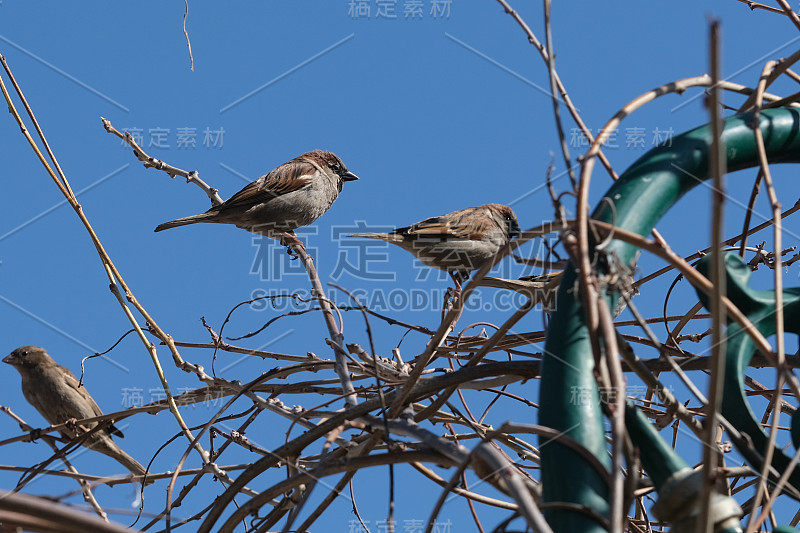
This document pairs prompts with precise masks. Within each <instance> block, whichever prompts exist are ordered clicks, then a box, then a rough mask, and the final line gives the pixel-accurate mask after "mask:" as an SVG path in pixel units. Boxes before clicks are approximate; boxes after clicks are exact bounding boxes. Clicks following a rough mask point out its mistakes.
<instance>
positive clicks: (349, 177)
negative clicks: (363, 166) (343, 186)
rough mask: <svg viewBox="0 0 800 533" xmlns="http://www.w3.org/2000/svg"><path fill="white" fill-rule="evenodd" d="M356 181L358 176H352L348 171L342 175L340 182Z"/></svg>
mask: <svg viewBox="0 0 800 533" xmlns="http://www.w3.org/2000/svg"><path fill="white" fill-rule="evenodd" d="M357 179H358V176H356V175H355V174H353V173H352V172H350V171H349V170H348V171H347V172H345V173H344V174H342V180H344V181H354V180H357Z"/></svg>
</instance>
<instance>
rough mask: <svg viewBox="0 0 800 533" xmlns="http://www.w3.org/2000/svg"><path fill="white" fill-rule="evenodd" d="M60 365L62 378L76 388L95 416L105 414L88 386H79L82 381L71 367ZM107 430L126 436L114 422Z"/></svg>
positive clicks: (69, 385) (70, 386) (71, 387)
mask: <svg viewBox="0 0 800 533" xmlns="http://www.w3.org/2000/svg"><path fill="white" fill-rule="evenodd" d="M56 366H58V368H59V370H61V372H60V375H61V378H62V379H63V380H64V383H65V384H66V385H67V387H69V388H70V389H74V390H75V392H76V393H77V394H78V395H79V396H80V397H81V399H83V400H84V402H85V404H86V405H87V406H88V407H89V409H90V410H91V412H92V413H93V416H103V411H101V410H100V406H98V405H97V402H95V401H94V398H92V397H91V395H90V394H89V392H88V391H87V390H86V387H81V386H79V385H80V383H79V382H78V378H76V377H75V374H73V373H72V372H71V371H70V369H68V368H66V367H63V366H61V365H56ZM107 431H108V432H109V433H111V434H112V435H117V436H119V437H124V436H125V435H123V433H122V432H121V431H120V430H119V429H117V428H116V427H115V426H114V425H113V424H112V425H110V426H108V428H107Z"/></svg>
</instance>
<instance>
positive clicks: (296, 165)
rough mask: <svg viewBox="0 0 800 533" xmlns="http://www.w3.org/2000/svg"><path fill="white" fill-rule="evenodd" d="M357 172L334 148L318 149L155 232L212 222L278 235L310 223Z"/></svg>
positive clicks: (356, 177)
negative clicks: (221, 201)
mask: <svg viewBox="0 0 800 533" xmlns="http://www.w3.org/2000/svg"><path fill="white" fill-rule="evenodd" d="M357 179H358V176H356V175H355V174H353V173H352V172H350V171H349V170H347V167H345V166H344V163H342V160H341V159H339V158H338V157H337V156H336V155H335V154H333V153H331V152H325V151H322V150H314V151H313V152H306V153H304V154H303V155H300V156H298V157H295V158H294V159H292V160H291V161H289V162H287V163H284V164H282V165H281V166H279V167H278V168H276V169H274V170H272V171H270V172H268V173H266V174H264V175H263V176H261V177H260V178H258V179H256V180H255V181H254V182H252V183H250V184H249V185H247V186H245V187H244V188H243V189H242V190H241V191H239V192H237V193H236V194H234V195H233V196H231V197H230V198H229V199H228V200H227V201H225V202H223V203H221V204H220V205H218V206H215V207H212V208H211V209H209V210H208V211H206V212H205V213H200V214H199V215H192V216H189V217H184V218H179V219H177V220H173V221H171V222H165V223H163V224H161V225H159V226H158V227H156V231H162V230H165V229H170V228H175V227H178V226H185V225H187V224H196V223H198V222H214V223H217V224H233V225H234V226H236V227H238V228H242V229H246V230H247V231H250V232H253V233H257V234H259V235H266V236H267V237H272V238H276V239H282V238H286V237H287V236H288V237H292V236H293V230H295V229H297V228H299V227H301V226H307V225H308V224H311V223H312V222H314V221H315V220H316V219H318V218H319V217H321V216H322V215H323V214H324V213H325V211H327V210H328V209H329V208H330V207H331V205H333V202H334V200H336V198H337V197H338V196H339V193H340V192H342V185H344V182H346V181H352V180H357Z"/></svg>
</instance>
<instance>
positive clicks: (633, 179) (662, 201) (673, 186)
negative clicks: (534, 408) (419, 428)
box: [539, 109, 800, 533]
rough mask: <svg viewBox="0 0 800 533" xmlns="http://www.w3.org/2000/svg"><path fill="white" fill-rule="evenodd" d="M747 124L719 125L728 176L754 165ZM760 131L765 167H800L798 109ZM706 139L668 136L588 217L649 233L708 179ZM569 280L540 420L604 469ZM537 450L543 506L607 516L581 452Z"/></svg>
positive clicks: (545, 373) (553, 335) (554, 513)
mask: <svg viewBox="0 0 800 533" xmlns="http://www.w3.org/2000/svg"><path fill="white" fill-rule="evenodd" d="M752 120H753V116H752V115H750V114H745V115H737V116H733V117H730V118H728V119H727V120H726V121H725V128H724V131H723V133H722V140H723V142H724V143H725V146H726V156H727V157H726V160H727V167H728V170H729V171H735V170H741V169H744V168H749V167H753V166H755V165H756V164H757V162H758V158H757V152H756V144H755V139H754V135H753V132H752V130H751V129H750V126H749V123H750V122H751V121H752ZM759 127H760V129H761V131H762V133H763V134H764V141H765V144H766V148H767V154H768V157H769V159H770V161H772V162H780V161H784V162H795V163H796V162H800V113H799V112H798V111H796V110H793V109H771V110H765V111H763V112H762V113H761V115H760V119H759ZM710 141H711V131H710V128H709V127H708V126H703V127H700V128H697V129H694V130H692V131H689V132H687V133H684V134H681V135H679V136H677V137H675V138H673V140H672V144H671V146H661V147H658V148H655V149H653V150H651V151H649V152H648V153H647V154H645V155H644V156H643V157H641V158H640V159H639V160H638V161H636V162H635V163H634V164H633V165H632V166H631V167H630V168H629V169H628V170H627V171H626V172H625V173H624V174H623V175H622V176H620V179H619V180H618V181H617V182H616V183H614V185H613V186H612V187H611V189H609V191H608V192H607V193H606V195H605V198H604V200H603V201H601V202H600V204H599V207H598V208H597V209H596V210H595V213H594V214H593V218H595V219H598V220H601V221H604V222H609V223H614V224H616V225H617V226H619V227H621V228H623V229H626V230H628V231H633V232H636V233H638V234H640V235H648V234H649V233H650V231H651V230H652V229H653V227H654V226H655V224H656V222H657V221H658V220H659V219H661V217H662V216H663V215H664V214H665V213H666V212H667V211H668V210H669V209H670V208H671V207H672V206H673V205H674V204H675V202H677V201H678V199H680V197H681V196H683V195H684V194H685V193H686V192H687V191H689V190H690V189H691V188H692V187H694V186H695V185H697V184H699V183H700V182H701V181H703V180H706V179H708V177H709V175H708V174H709V159H708V152H709V145H710ZM609 203H611V204H613V206H614V209H613V210H612V209H611V208H610V207H609V206H608V204H609ZM606 250H607V251H608V252H611V253H614V254H616V256H617V257H618V258H619V259H620V261H622V263H623V264H630V263H631V261H632V259H633V258H634V256H635V254H636V251H637V248H636V247H635V246H633V245H629V244H626V243H623V242H621V241H613V242H611V243H610V244H609V246H608V247H606ZM575 279H576V276H575V270H574V268H573V267H572V266H570V267H568V268H567V271H566V272H565V274H564V279H563V281H562V283H561V287H560V288H559V291H558V295H557V297H556V311H555V312H554V314H553V317H552V320H551V321H550V326H549V329H548V336H547V341H546V343H545V355H544V358H543V362H542V379H541V391H540V409H539V422H540V423H541V424H543V425H545V426H549V427H552V428H555V429H557V430H560V431H562V432H563V433H564V434H566V435H568V436H569V437H571V438H573V439H575V440H577V441H578V442H580V443H581V444H582V445H583V446H585V447H586V448H587V449H588V450H589V451H590V452H591V453H593V454H594V455H595V456H596V457H597V458H598V459H599V460H600V461H601V462H602V463H603V464H605V465H607V466H609V460H608V450H607V447H606V443H605V440H604V433H603V420H602V413H601V410H600V396H599V393H598V390H597V385H596V384H595V380H594V377H593V376H592V372H593V369H594V358H593V356H592V349H591V346H590V343H589V338H588V333H587V329H586V325H585V323H584V318H583V312H582V310H581V307H580V303H579V302H578V300H577V299H576V296H575V294H574V291H573V287H574V286H575ZM587 399H588V401H587ZM540 448H541V456H542V490H543V492H542V500H543V502H544V503H545V504H548V503H554V502H566V503H570V504H577V505H578V506H579V507H580V506H587V507H589V508H590V509H592V510H594V511H595V512H597V513H599V514H601V515H603V516H608V510H609V508H608V487H607V486H606V484H605V482H604V480H603V478H602V476H601V474H600V473H598V472H596V471H595V470H594V468H593V467H592V466H591V464H589V463H588V462H587V461H585V460H584V459H583V458H582V457H581V456H580V454H578V453H576V452H574V451H572V450H570V449H569V448H567V447H565V446H562V445H559V444H558V442H557V441H552V440H546V439H541V441H540ZM545 513H546V517H547V520H548V522H549V523H550V524H551V526H552V527H553V529H554V530H555V531H557V532H573V531H581V532H587V533H588V532H600V531H604V528H603V526H602V525H601V524H599V523H597V522H596V521H595V520H593V519H592V518H591V517H590V516H589V515H588V514H586V513H581V512H580V511H576V510H572V509H571V508H570V509H566V508H564V507H560V506H558V505H555V506H550V507H549V508H547V507H546V511H545Z"/></svg>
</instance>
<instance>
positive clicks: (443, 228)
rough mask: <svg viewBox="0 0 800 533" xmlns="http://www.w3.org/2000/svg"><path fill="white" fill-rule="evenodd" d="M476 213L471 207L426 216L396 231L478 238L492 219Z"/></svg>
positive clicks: (425, 236)
mask: <svg viewBox="0 0 800 533" xmlns="http://www.w3.org/2000/svg"><path fill="white" fill-rule="evenodd" d="M477 215H478V213H475V212H474V211H473V210H472V209H464V210H462V211H457V212H455V213H450V214H449V215H443V216H439V217H431V218H427V219H425V220H423V221H422V222H417V223H416V224H412V225H411V226H408V227H407V228H400V229H398V230H397V233H402V234H405V235H408V236H409V237H420V238H436V237H439V238H441V239H447V238H457V239H472V240H480V239H481V237H482V236H483V235H485V234H486V232H488V231H489V230H490V229H491V224H492V221H491V219H489V218H488V217H481V216H477Z"/></svg>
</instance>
